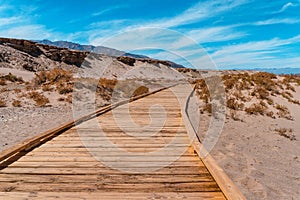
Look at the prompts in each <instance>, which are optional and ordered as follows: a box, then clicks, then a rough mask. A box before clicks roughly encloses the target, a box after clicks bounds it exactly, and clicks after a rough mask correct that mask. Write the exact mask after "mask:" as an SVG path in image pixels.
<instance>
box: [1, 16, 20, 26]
mask: <svg viewBox="0 0 300 200" xmlns="http://www.w3.org/2000/svg"><path fill="white" fill-rule="evenodd" d="M22 21H24V20H23V19H22V17H19V16H17V17H3V18H0V27H1V26H5V25H12V24H16V23H20V22H22Z"/></svg>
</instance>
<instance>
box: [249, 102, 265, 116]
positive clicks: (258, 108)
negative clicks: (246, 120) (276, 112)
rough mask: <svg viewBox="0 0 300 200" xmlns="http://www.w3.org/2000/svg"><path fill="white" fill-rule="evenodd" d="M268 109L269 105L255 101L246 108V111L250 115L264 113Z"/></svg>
mask: <svg viewBox="0 0 300 200" xmlns="http://www.w3.org/2000/svg"><path fill="white" fill-rule="evenodd" d="M266 110H267V107H265V106H264V105H262V103H261V102H260V103H254V104H252V105H251V106H250V107H248V108H246V109H245V111H246V113H248V114H250V115H258V114H260V115H264V114H265V112H266Z"/></svg>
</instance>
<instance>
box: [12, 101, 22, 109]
mask: <svg viewBox="0 0 300 200" xmlns="http://www.w3.org/2000/svg"><path fill="white" fill-rule="evenodd" d="M12 106H13V107H21V106H22V105H21V101H20V100H13V102H12Z"/></svg>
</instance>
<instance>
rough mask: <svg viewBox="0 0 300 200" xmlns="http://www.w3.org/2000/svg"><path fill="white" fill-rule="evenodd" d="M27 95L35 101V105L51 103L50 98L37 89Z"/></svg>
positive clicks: (41, 105)
mask: <svg viewBox="0 0 300 200" xmlns="http://www.w3.org/2000/svg"><path fill="white" fill-rule="evenodd" d="M27 96H28V97H29V98H31V99H33V100H34V101H35V105H36V106H38V107H45V106H46V105H47V104H48V103H49V99H48V98H47V97H45V96H44V95H43V94H40V93H38V92H36V91H31V92H29V93H28V94H27Z"/></svg>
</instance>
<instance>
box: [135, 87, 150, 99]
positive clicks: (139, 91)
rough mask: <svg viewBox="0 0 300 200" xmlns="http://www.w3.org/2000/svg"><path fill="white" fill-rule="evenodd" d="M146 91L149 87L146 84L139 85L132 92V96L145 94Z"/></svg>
mask: <svg viewBox="0 0 300 200" xmlns="http://www.w3.org/2000/svg"><path fill="white" fill-rule="evenodd" d="M148 92H149V88H147V87H146V86H140V87H138V88H137V89H136V90H135V91H134V92H133V94H132V97H135V96H139V95H142V94H146V93H148Z"/></svg>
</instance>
